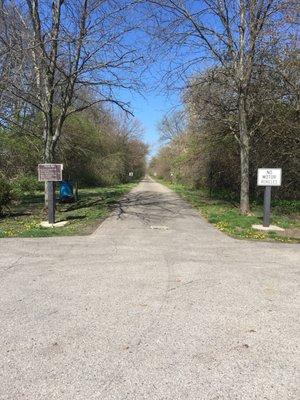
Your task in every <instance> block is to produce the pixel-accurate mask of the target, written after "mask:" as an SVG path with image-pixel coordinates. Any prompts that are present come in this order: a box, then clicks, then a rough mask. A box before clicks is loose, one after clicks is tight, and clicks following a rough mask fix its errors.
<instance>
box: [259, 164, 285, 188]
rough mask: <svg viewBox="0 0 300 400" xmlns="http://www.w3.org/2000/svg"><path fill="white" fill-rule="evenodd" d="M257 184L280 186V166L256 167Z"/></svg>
mask: <svg viewBox="0 0 300 400" xmlns="http://www.w3.org/2000/svg"><path fill="white" fill-rule="evenodd" d="M257 186H281V168H258V170H257Z"/></svg>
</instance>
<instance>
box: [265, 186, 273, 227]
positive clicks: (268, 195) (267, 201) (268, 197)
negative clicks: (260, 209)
mask: <svg viewBox="0 0 300 400" xmlns="http://www.w3.org/2000/svg"><path fill="white" fill-rule="evenodd" d="M271 189H272V187H271V186H266V187H265V192H264V218H263V226H265V227H268V226H270V209H271Z"/></svg>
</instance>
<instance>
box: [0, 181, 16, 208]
mask: <svg viewBox="0 0 300 400" xmlns="http://www.w3.org/2000/svg"><path fill="white" fill-rule="evenodd" d="M12 197H13V196H12V189H11V185H10V183H9V182H8V180H7V179H5V177H4V176H2V175H0V214H2V212H3V208H4V207H8V205H9V204H10V202H11V200H12Z"/></svg>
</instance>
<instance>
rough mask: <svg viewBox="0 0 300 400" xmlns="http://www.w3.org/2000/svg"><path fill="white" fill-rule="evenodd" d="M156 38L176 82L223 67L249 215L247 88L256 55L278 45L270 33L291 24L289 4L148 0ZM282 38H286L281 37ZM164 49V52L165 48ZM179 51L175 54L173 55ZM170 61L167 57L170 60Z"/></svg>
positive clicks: (243, 0)
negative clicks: (232, 99) (287, 14)
mask: <svg viewBox="0 0 300 400" xmlns="http://www.w3.org/2000/svg"><path fill="white" fill-rule="evenodd" d="M147 3H150V4H151V5H152V7H151V6H150V7H151V11H150V12H151V15H153V21H154V29H153V31H152V33H153V34H154V35H155V37H156V38H158V39H159V42H160V46H162V45H164V46H165V48H166V49H168V52H170V47H171V48H172V50H173V54H174V57H173V58H172V59H171V62H170V71H169V72H170V73H171V74H174V72H175V74H176V77H177V78H178V77H182V76H183V75H186V73H187V74H191V73H194V72H195V70H197V69H198V70H199V68H203V66H206V67H207V66H210V67H216V66H217V67H220V66H221V67H222V73H224V74H225V75H226V79H227V81H228V82H230V86H231V88H232V90H233V96H234V97H235V98H236V102H237V121H238V129H237V132H236V135H235V137H236V139H237V140H238V143H239V147H240V209H241V212H242V213H248V212H249V155H250V134H251V132H250V130H249V127H248V122H249V121H248V119H249V117H248V115H249V88H250V86H251V81H252V78H253V70H254V65H255V64H256V63H259V62H260V60H259V57H258V53H260V55H261V54H262V50H266V49H267V48H269V47H271V46H273V45H274V41H273V36H272V32H274V30H276V29H277V30H279V29H282V25H283V24H285V23H287V21H286V20H285V19H283V13H284V11H285V9H286V7H287V6H288V4H289V2H288V1H285V0H202V1H196V0H149V1H147ZM278 39H280V40H281V39H283V35H282V37H281V36H278ZM161 48H162V47H161ZM174 52H175V53H174ZM168 57H169V55H168Z"/></svg>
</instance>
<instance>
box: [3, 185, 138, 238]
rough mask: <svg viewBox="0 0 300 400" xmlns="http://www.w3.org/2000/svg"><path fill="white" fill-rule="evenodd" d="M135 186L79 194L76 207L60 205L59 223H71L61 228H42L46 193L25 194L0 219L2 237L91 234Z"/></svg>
mask: <svg viewBox="0 0 300 400" xmlns="http://www.w3.org/2000/svg"><path fill="white" fill-rule="evenodd" d="M135 185H136V183H133V182H131V183H127V184H121V185H117V186H113V187H108V188H101V187H98V188H85V189H81V190H80V191H79V201H78V202H76V203H73V204H64V205H62V204H57V210H56V221H57V222H58V221H64V220H68V221H69V223H68V224H67V225H66V226H64V227H61V228H53V229H52V228H42V227H41V226H40V222H41V221H42V220H47V214H46V212H45V210H44V194H43V192H40V193H37V194H36V195H34V196H30V195H24V196H23V197H22V199H21V200H20V201H19V202H18V203H16V204H14V205H13V206H12V207H11V209H10V212H7V213H6V214H4V215H3V216H0V238H4V237H49V236H70V235H88V234H90V233H92V232H93V231H94V230H95V229H96V227H97V226H99V224H100V223H101V221H102V220H103V219H104V218H106V217H107V216H108V215H109V213H110V210H111V208H112V207H113V206H114V205H115V204H116V203H117V202H118V200H119V199H120V198H121V197H122V196H123V195H124V194H125V193H127V192H129V190H131V189H132V188H133V187H134V186H135Z"/></svg>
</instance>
